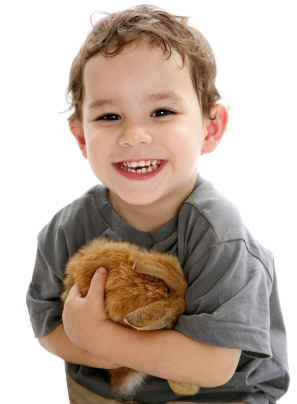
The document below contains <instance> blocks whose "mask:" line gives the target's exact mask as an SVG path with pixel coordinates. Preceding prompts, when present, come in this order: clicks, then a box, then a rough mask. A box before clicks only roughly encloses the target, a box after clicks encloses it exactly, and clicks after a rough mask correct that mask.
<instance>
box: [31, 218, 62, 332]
mask: <svg viewBox="0 0 297 404" xmlns="http://www.w3.org/2000/svg"><path fill="white" fill-rule="evenodd" d="M67 259H68V254H67V248H66V243H65V238H64V235H63V231H62V229H60V228H58V227H57V225H56V224H55V223H54V222H53V223H51V224H49V225H47V226H46V227H45V228H43V229H42V230H41V232H40V233H39V235H38V246H37V252H36V260H35V266H34V271H33V276H32V280H31V283H30V286H29V288H28V291H27V298H26V302H27V307H28V311H29V315H30V320H31V324H32V328H33V331H34V334H35V336H36V337H38V338H39V337H41V336H43V335H46V334H48V333H49V332H50V331H52V330H53V329H54V328H56V327H57V326H58V325H59V324H61V323H62V311H63V303H62V301H61V300H60V295H61V293H62V292H63V290H64V285H63V279H64V267H65V264H66V261H67Z"/></svg>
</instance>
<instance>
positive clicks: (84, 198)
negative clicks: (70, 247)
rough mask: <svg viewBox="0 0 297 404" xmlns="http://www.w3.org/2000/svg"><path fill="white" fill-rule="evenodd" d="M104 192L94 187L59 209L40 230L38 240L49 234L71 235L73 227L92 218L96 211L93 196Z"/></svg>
mask: <svg viewBox="0 0 297 404" xmlns="http://www.w3.org/2000/svg"><path fill="white" fill-rule="evenodd" d="M100 192H101V193H103V192H104V186H103V185H101V184H98V185H95V186H93V187H91V188H90V189H88V190H87V191H86V192H84V193H83V194H82V195H80V196H79V197H77V198H75V199H74V200H73V201H72V202H70V203H68V204H67V205H65V206H64V207H62V208H61V209H59V210H58V211H57V212H56V213H55V214H54V216H53V217H52V218H51V219H50V221H49V222H48V223H47V224H46V225H45V226H44V227H43V228H42V229H41V231H40V232H39V234H38V238H39V239H42V238H43V237H45V236H48V235H49V234H53V235H54V234H57V233H59V232H66V233H71V232H72V231H73V228H74V226H77V224H79V223H81V224H82V225H83V223H84V222H85V221H88V220H89V219H90V218H92V217H94V212H95V211H98V205H97V204H96V199H95V195H96V194H97V195H98V193H100Z"/></svg>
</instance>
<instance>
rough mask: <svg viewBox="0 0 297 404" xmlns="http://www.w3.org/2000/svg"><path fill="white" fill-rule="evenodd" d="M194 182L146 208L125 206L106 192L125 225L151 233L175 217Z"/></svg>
mask: <svg viewBox="0 0 297 404" xmlns="http://www.w3.org/2000/svg"><path fill="white" fill-rule="evenodd" d="M195 181H196V179H195ZM195 181H194V182H193V183H192V184H191V185H190V186H189V187H188V189H184V190H183V192H180V193H179V192H175V193H174V194H173V195H172V196H171V197H170V198H166V199H165V200H164V201H160V200H159V201H158V202H157V203H156V204H151V205H147V206H137V205H129V204H125V202H124V201H122V200H120V199H119V198H118V197H117V196H115V195H114V194H113V193H111V192H110V191H108V199H109V201H110V203H111V204H112V206H113V208H114V210H115V211H116V212H117V213H118V214H119V215H120V216H121V217H122V219H124V220H125V222H126V223H128V224H129V225H130V226H132V227H134V228H135V229H137V230H139V231H143V232H152V231H155V230H157V229H159V228H160V227H161V226H163V225H165V224H166V223H168V222H169V221H170V220H171V219H173V218H174V217H175V216H177V214H178V212H179V209H180V207H181V205H182V203H183V202H184V200H185V199H187V197H188V196H189V195H190V193H191V192H192V190H193V188H194V185H195Z"/></svg>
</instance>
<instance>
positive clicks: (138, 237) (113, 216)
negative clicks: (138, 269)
mask: <svg viewBox="0 0 297 404" xmlns="http://www.w3.org/2000/svg"><path fill="white" fill-rule="evenodd" d="M199 182H200V178H199V175H197V178H196V181H195V184H194V187H193V190H192V192H193V191H194V189H195V188H196V187H197V186H198V183H199ZM96 191H97V192H95V196H96V203H97V204H98V206H99V211H100V212H99V213H100V215H101V216H102V218H103V220H104V222H105V224H106V225H107V227H108V228H110V229H111V231H112V232H113V233H116V234H117V235H119V236H120V237H121V238H122V239H123V240H126V241H130V242H131V243H135V242H137V244H138V245H143V246H145V247H152V246H153V245H155V244H157V243H159V242H161V241H163V240H165V239H167V238H168V237H170V236H171V235H172V234H173V233H175V232H176V228H177V223H178V214H177V215H176V216H175V217H173V218H172V219H171V220H169V222H167V223H165V224H164V225H162V226H161V227H159V228H158V229H156V230H154V231H149V232H145V231H141V230H138V229H136V228H135V227H133V226H131V225H129V224H128V223H127V222H125V220H124V219H123V218H122V217H121V216H120V215H119V214H118V213H117V211H116V210H115V209H114V208H113V206H112V204H111V202H110V201H109V199H108V189H107V188H106V187H105V186H104V185H98V186H97V187H96ZM192 192H191V194H192ZM191 194H190V195H191ZM190 195H189V196H190ZM181 206H182V205H181Z"/></svg>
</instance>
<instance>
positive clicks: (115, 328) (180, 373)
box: [85, 322, 241, 387]
mask: <svg viewBox="0 0 297 404" xmlns="http://www.w3.org/2000/svg"><path fill="white" fill-rule="evenodd" d="M93 331H94V330H93ZM99 336H100V344H98V342H97V343H96V341H98V338H99ZM85 347H86V349H87V350H89V351H90V352H92V353H93V354H96V355H104V353H105V352H106V353H107V355H106V358H108V360H110V361H112V362H113V361H117V362H118V363H120V364H121V366H125V367H128V368H132V369H135V370H138V371H141V372H144V373H148V374H151V375H154V376H157V377H161V378H164V379H168V380H172V381H175V382H180V383H189V384H196V385H198V386H200V387H217V386H221V385H223V384H225V383H227V382H228V381H229V380H230V379H231V377H232V376H233V374H234V372H235V369H236V367H237V364H238V361H239V358H240V354H241V351H240V350H238V349H228V348H222V347H215V346H212V345H208V344H203V343H200V342H197V341H195V340H193V339H191V338H188V337H186V336H184V335H183V334H181V333H180V332H178V331H174V330H163V331H143V332H138V331H135V330H133V329H129V328H126V327H123V326H121V325H118V324H115V323H112V322H108V323H106V325H105V326H104V328H103V329H99V328H98V329H97V331H96V332H95V333H92V335H91V338H89V339H88V340H87V341H86V342H85Z"/></svg>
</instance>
